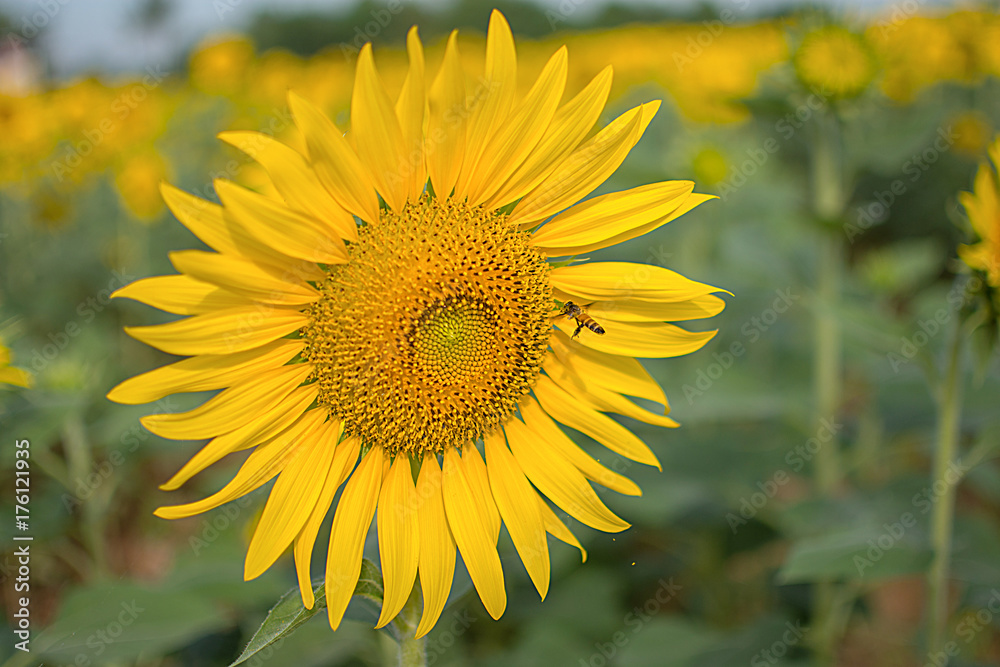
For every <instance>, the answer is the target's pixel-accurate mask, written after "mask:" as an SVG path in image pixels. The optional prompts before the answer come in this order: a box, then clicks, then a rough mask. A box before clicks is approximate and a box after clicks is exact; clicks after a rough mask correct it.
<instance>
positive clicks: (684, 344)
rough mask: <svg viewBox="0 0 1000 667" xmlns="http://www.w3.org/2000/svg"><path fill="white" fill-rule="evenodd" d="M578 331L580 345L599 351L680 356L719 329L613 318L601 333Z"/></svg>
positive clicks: (569, 325)
mask: <svg viewBox="0 0 1000 667" xmlns="http://www.w3.org/2000/svg"><path fill="white" fill-rule="evenodd" d="M556 326H557V327H559V328H560V329H562V330H563V331H564V332H568V333H572V331H571V330H575V329H576V325H575V324H574V323H572V321H570V322H569V323H566V322H564V321H563V320H561V319H560V320H557V321H556ZM584 331H586V333H581V334H580V337H579V339H578V340H579V341H580V343H581V344H582V345H585V346H587V347H590V348H593V349H595V350H598V351H600V352H608V353H610V354H619V355H623V356H628V357H679V356H681V355H684V354H690V353H691V352H694V351H695V350H700V349H701V348H702V347H704V345H705V343H707V342H708V341H710V340H712V338H714V337H715V334H716V333H718V331H686V330H684V329H681V328H680V327H676V326H674V325H672V324H664V323H660V322H615V324H614V325H613V326H612V325H610V324H607V325H605V326H604V332H605V333H604V335H602V336H598V335H596V334H593V335H588V334H590V332H589V331H587V330H586V329H584Z"/></svg>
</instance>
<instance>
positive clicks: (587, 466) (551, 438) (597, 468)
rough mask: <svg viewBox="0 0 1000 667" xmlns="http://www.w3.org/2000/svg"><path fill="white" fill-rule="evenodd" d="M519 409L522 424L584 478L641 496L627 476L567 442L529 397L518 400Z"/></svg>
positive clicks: (573, 443)
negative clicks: (519, 402) (574, 467)
mask: <svg viewBox="0 0 1000 667" xmlns="http://www.w3.org/2000/svg"><path fill="white" fill-rule="evenodd" d="M519 407H520V409H521V417H522V418H523V419H524V423H525V425H526V426H527V427H528V428H529V429H531V430H532V431H533V432H535V433H537V434H538V436H539V437H540V439H541V441H542V442H544V443H546V444H547V445H548V446H549V447H551V448H552V449H553V451H554V452H555V453H556V454H558V455H560V456H562V457H563V458H565V459H566V460H567V461H569V462H570V463H572V464H573V465H574V466H576V467H577V469H578V470H579V471H580V472H582V473H583V475H584V477H586V478H587V479H590V480H593V481H595V482H597V483H598V484H600V485H601V486H604V487H606V488H609V489H611V490H612V491H617V492H618V493H622V494H625V495H627V496H641V495H642V490H641V489H640V488H639V485H638V484H636V483H635V482H633V481H632V480H630V479H629V478H628V477H625V476H624V475H619V474H618V473H616V472H614V471H612V470H610V469H608V468H606V467H604V466H603V465H601V464H600V463H598V462H597V461H596V460H595V459H594V458H593V457H592V456H590V454H588V453H587V452H585V451H583V450H582V449H580V447H579V446H578V445H577V444H576V443H575V442H573V441H572V440H570V439H569V436H567V435H566V434H565V433H563V431H562V429H560V428H559V425H558V424H556V423H555V422H554V421H552V418H551V417H549V416H548V415H547V414H545V411H544V410H542V408H541V406H540V405H538V403H537V402H536V401H535V400H534V399H533V398H531V397H530V396H528V397H526V398H525V400H523V401H521V404H520V406H519Z"/></svg>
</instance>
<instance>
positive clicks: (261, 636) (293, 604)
mask: <svg viewBox="0 0 1000 667" xmlns="http://www.w3.org/2000/svg"><path fill="white" fill-rule="evenodd" d="M313 593H314V594H315V595H316V602H315V604H313V607H312V609H306V608H305V606H304V605H303V604H302V596H301V595H300V594H299V589H298V587H296V588H293V589H291V590H290V591H288V592H287V593H285V594H284V595H282V596H281V599H279V600H278V604H276V605H274V607H272V608H271V611H269V612H268V613H267V618H265V619H264V622H263V623H261V624H260V627H259V628H258V629H257V632H255V633H254V636H253V637H251V638H250V642H249V643H248V644H247V646H246V648H245V649H243V653H241V654H240V657H238V658H236V660H235V661H234V662H232V663H231V664H230V665H229V667H233V666H234V665H238V664H240V663H242V662H246V661H247V660H249V659H250V658H251V657H253V656H254V655H255V654H257V653H259V652H260V651H263V650H264V649H265V648H267V647H268V646H270V645H271V644H273V643H274V642H276V641H278V640H279V639H282V638H283V637H287V636H288V635H290V634H291V633H292V632H293V631H295V629H296V628H298V627H299V626H300V625H302V624H303V623H305V622H306V621H308V620H309V619H310V618H312V617H313V616H315V615H316V614H318V613H319V612H321V611H322V610H324V609H326V585H325V584H323V583H320V584H319V585H317V586H316V588H315V589H313Z"/></svg>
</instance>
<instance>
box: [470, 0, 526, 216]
mask: <svg viewBox="0 0 1000 667" xmlns="http://www.w3.org/2000/svg"><path fill="white" fill-rule="evenodd" d="M516 92H517V53H516V51H515V49H514V35H513V34H511V32H510V25H509V24H508V23H507V19H505V18H504V16H503V14H501V13H500V12H498V11H497V10H495V9H494V10H493V12H492V13H491V14H490V26H489V30H488V31H487V34H486V69H485V71H484V73H483V78H482V79H480V81H479V83H478V87H477V90H476V93H475V94H474V96H473V97H474V98H475V100H476V104H475V107H474V108H473V109H472V115H471V116H470V117H469V126H468V139H467V142H468V143H467V144H466V154H465V160H463V162H462V171H461V172H460V173H459V175H458V181H457V182H456V183H455V197H457V198H459V199H462V198H465V197H467V196H469V194H470V192H471V191H472V190H473V189H474V188H475V187H476V185H477V184H476V183H475V182H474V181H473V178H474V175H475V171H476V169H477V167H478V165H479V161H480V159H481V158H482V155H483V151H484V149H485V148H486V145H487V143H488V142H489V140H490V137H492V136H493V134H494V133H495V132H496V128H498V127H500V126H501V125H502V124H503V122H504V121H505V120H506V119H507V116H508V114H509V113H510V110H511V108H512V107H513V106H514V96H515V94H516Z"/></svg>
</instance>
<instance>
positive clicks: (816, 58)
mask: <svg viewBox="0 0 1000 667" xmlns="http://www.w3.org/2000/svg"><path fill="white" fill-rule="evenodd" d="M792 60H793V64H794V65H795V72H796V73H797V74H798V77H799V80H800V81H802V83H803V84H804V85H805V86H806V87H807V88H809V89H810V90H812V91H814V92H817V93H821V94H823V95H824V96H825V97H834V98H837V97H839V98H845V97H854V96H856V95H859V94H860V93H862V92H863V91H864V90H865V88H867V87H868V84H870V83H871V82H872V80H873V79H874V78H875V72H876V66H875V56H874V54H873V52H872V49H871V46H870V45H869V44H868V42H867V41H866V40H865V38H864V37H863V36H862V35H858V34H855V33H853V32H851V31H850V30H848V29H847V28H844V27H842V26H825V27H822V28H818V29H816V30H813V31H811V32H809V33H808V34H807V35H806V36H805V37H804V38H803V39H802V43H801V44H800V45H799V48H798V49H797V50H796V51H795V55H794V56H793V59H792Z"/></svg>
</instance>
